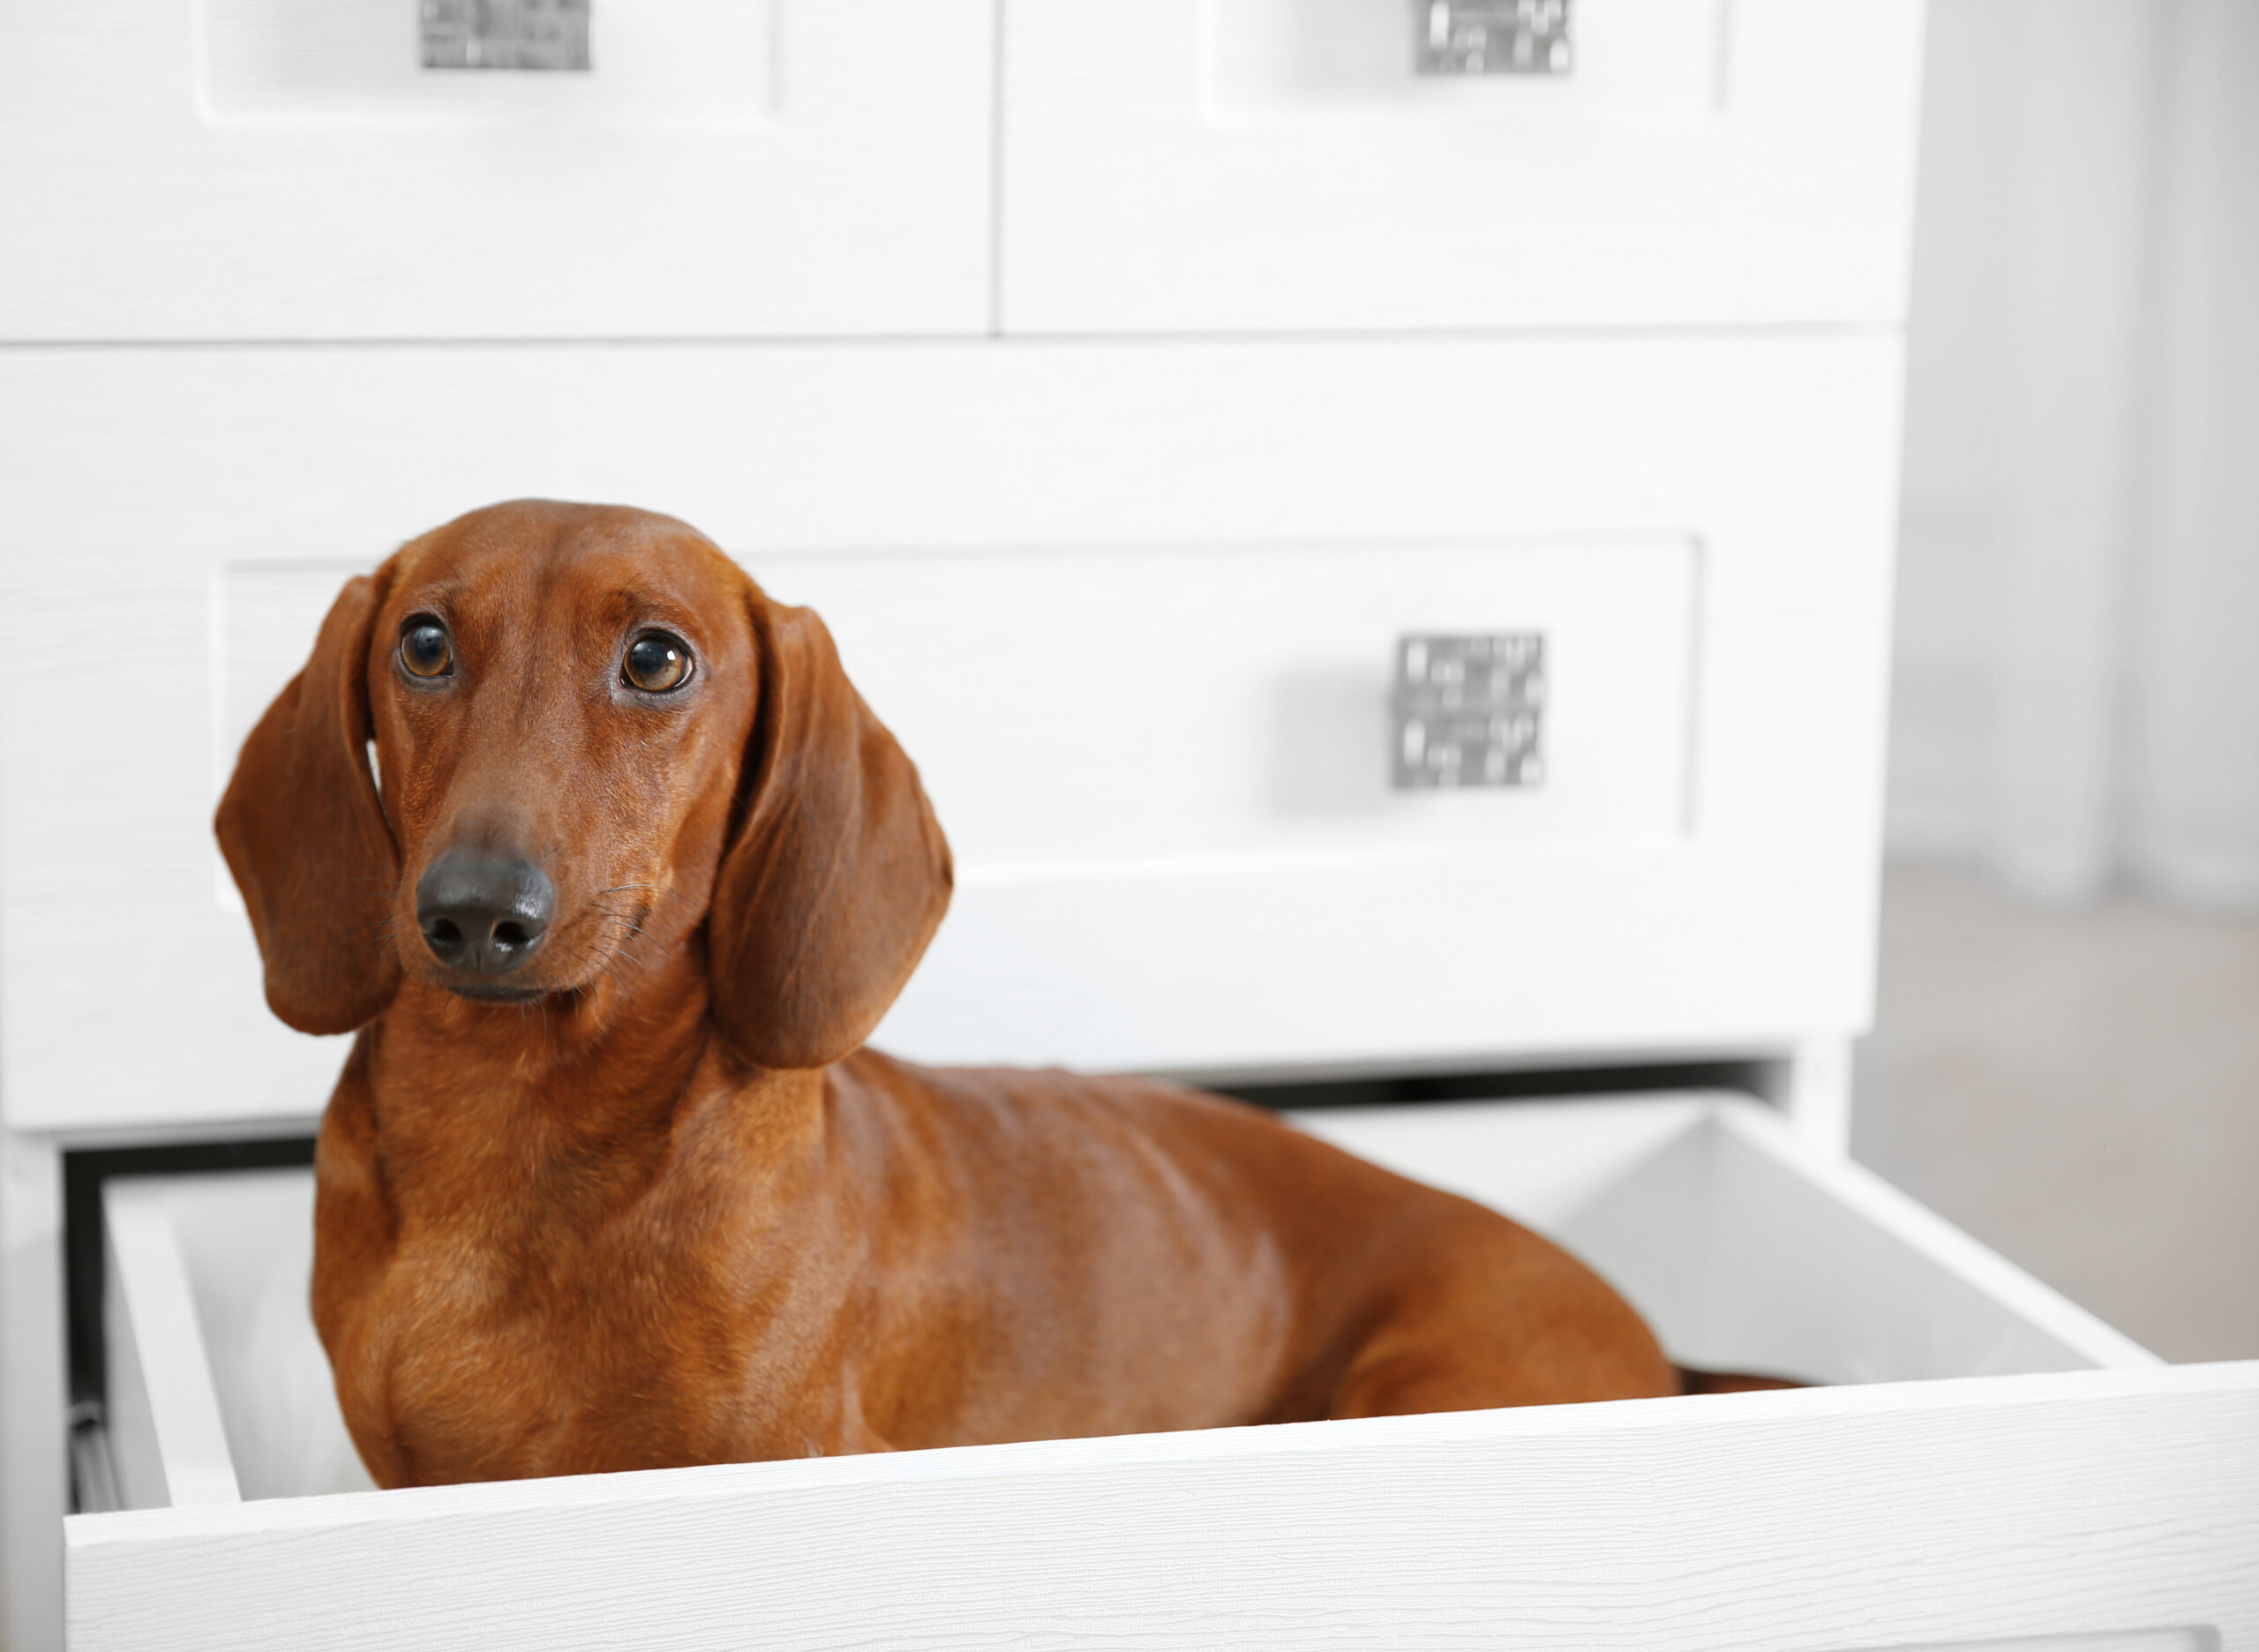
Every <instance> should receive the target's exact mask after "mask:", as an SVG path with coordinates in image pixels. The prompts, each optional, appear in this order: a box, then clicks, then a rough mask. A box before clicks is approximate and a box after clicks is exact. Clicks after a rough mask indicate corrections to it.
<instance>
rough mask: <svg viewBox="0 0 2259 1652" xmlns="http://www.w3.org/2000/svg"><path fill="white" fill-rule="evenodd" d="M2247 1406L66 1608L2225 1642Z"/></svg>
mask: <svg viewBox="0 0 2259 1652" xmlns="http://www.w3.org/2000/svg"><path fill="white" fill-rule="evenodd" d="M2255 1429H2259V1362H2247V1363H2240V1364H2233V1365H2211V1366H2180V1367H2162V1368H2153V1369H2143V1370H2098V1371H2080V1372H2056V1373H2048V1374H2045V1375H2038V1376H2022V1377H1994V1378H1966V1379H1957V1380H1950V1381H1936V1382H1926V1383H1909V1384H1900V1385H1873V1386H1870V1387H1865V1388H1846V1389H1806V1390H1797V1391H1788V1392H1779V1393H1751V1394H1730V1395H1717V1396H1705V1397H1701V1398H1697V1399H1685V1400H1632V1401H1625V1402H1618V1403H1616V1404H1610V1405H1593V1406H1564V1407H1558V1408H1542V1409H1535V1410H1525V1411H1505V1412H1483V1413H1468V1414H1460V1415H1439V1416H1425V1417H1387V1418H1377V1419H1370V1420H1361V1421H1356V1422H1341V1423H1304V1424H1289V1425H1284V1426H1280V1427H1275V1428H1267V1429H1241V1430H1219V1431H1216V1432H1213V1433H1207V1434H1184V1435H1148V1436H1137V1437H1129V1438H1116V1439H1101V1440H1075V1441H1058V1442H1044V1443H1040V1444H1035V1445H1002V1446H987V1447H973V1448H965V1449H957V1450H950V1451H935V1452H921V1453H904V1454H902V1455H899V1456H871V1457H860V1458H839V1459H829V1460H816V1461H793V1462H776V1463H762V1464H739V1465H728V1466H724V1467H718V1468H694V1469H682V1470H676V1471H672V1472H663V1473H652V1474H632V1475H619V1476H594V1477H584V1478H579V1479H560V1480H551V1481H532V1482H518V1483H505V1484H499V1485H476V1486H461V1487H447V1488H433V1489H429V1490H422V1491H396V1492H379V1493H362V1494H358V1495H354V1496H347V1497H333V1498H304V1499H278V1500H276V1501H273V1502H263V1503H246V1504H241V1505H237V1506H233V1507H218V1506H207V1507H204V1508H198V1509H187V1510H175V1511H141V1512H133V1513H118V1514H97V1515H80V1516H75V1517H73V1518H72V1519H71V1521H69V1522H68V1523H67V1526H66V1532H67V1537H66V1542H67V1544H68V1554H67V1559H66V1575H67V1578H68V1595H69V1615H70V1626H71V1641H72V1644H73V1645H74V1646H76V1647H79V1648H154V1647H159V1646H161V1647H164V1648H167V1649H168V1652H197V1649H199V1648H214V1649H215V1652H216V1648H221V1647H225V1648H230V1652H236V1649H238V1648H282V1647H292V1646H304V1645H310V1644H320V1645H323V1646H325V1647H327V1648H331V1649H332V1652H345V1649H346V1648H360V1647H368V1648H378V1647H385V1648H394V1647H401V1646H410V1645H412V1646H429V1647H439V1646H446V1647H451V1648H454V1647H464V1648H468V1647H474V1646H475V1647H478V1648H482V1652H505V1649H507V1648H535V1647H542V1648H547V1647H552V1646H556V1645H560V1644H573V1645H634V1646H654V1647H657V1646H665V1647H668V1648H672V1649H673V1652H701V1649H702V1648H715V1649H716V1652H719V1649H720V1648H725V1647H729V1648H734V1647H739V1646H744V1645H747V1644H754V1643H758V1644H761V1645H763V1646H771V1647H777V1648H837V1647H839V1646H843V1645H846V1644H851V1643H852V1644H856V1645H903V1646H925V1647H932V1648H945V1647H946V1648H959V1647H966V1646H979V1645H996V1644H1004V1643H1010V1644H1017V1645H1028V1646H1063V1645H1074V1644H1096V1643H1104V1644H1108V1645H1137V1646H1152V1647H1156V1648H1162V1647H1166V1648H1188V1649H1189V1648H1196V1647H1197V1648H1255V1647H1262V1648H1286V1647H1307V1646H1314V1645H1342V1646H1348V1645H1374V1644H1389V1645H1398V1646H1405V1647H1434V1648H1443V1647H1461V1646H1467V1645H1472V1644H1476V1643H1478V1642H1479V1643H1480V1644H1486V1645H1490V1644H1505V1643H1512V1642H1518V1641H1521V1640H1530V1641H1542V1642H1543V1643H1545V1644H1550V1645H1562V1646H1574V1647H1579V1648H1593V1649H1594V1652H1597V1649H1598V1648H1609V1649H1610V1652H1630V1649H1631V1648H1694V1647H1698V1646H1700V1647H1716V1646H1722V1645H1736V1646H1747V1647H1752V1648H1792V1647H1811V1646H1820V1645H1835V1646H1871V1645H1879V1644H1884V1645H1887V1644H1896V1643H1900V1642H1906V1643H1921V1642H1930V1643H1937V1642H1940V1641H1948V1642H1950V1641H1989V1640H1993V1639H1997V1638H2001V1637H2005V1636H2009V1635H2025V1636H2029V1635H2031V1634H2034V1633H2048V1632H2051V1631H2068V1630H2069V1629H2071V1628H2074V1627H2080V1628H2089V1629H2091V1628H2096V1627H2102V1628H2109V1627H2127V1628H2133V1627H2144V1626H2204V1628H2205V1630H2206V1632H2208V1633H2215V1634H2217V1635H2218V1637H2219V1640H2218V1641H2216V1642H2214V1644H2226V1645H2230V1646H2238V1645H2243V1644H2247V1641H2246V1639H2245V1637H2247V1636H2248V1635H2252V1634H2259V1593H2255V1591H2254V1589H2253V1588H2252V1586H2251V1582H2250V1579H2249V1576H2248V1558H2249V1556H2250V1555H2251V1554H2252V1553H2254V1552H2259V1457H2255V1456H2254V1455H2253V1454H2252V1453H2249V1452H2248V1451H2246V1450H2243V1449H2242V1448H2241V1442H2242V1441H2244V1440H2246V1439H2248V1438H2250V1436H2251V1433H2252V1431H2253V1430H2255ZM1850 1557H1856V1566H1857V1572H1858V1573H1859V1574H1860V1575H1859V1578H1858V1579H1857V1580H1856V1581H1854V1580H1845V1581H1843V1582H1842V1584H1841V1586H1830V1587H1825V1588H1815V1587H1814V1580H1815V1579H1840V1578H1842V1577H1843V1574H1844V1569H1845V1566H1846V1565H1847V1561H1848V1560H1849V1559H1850ZM1917 1579H1918V1580H1919V1585H1918V1588H1907V1587H1901V1586H1889V1587H1885V1586H1884V1585H1883V1584H1881V1583H1880V1582H1879V1580H1898V1581H1900V1582H1901V1584H1903V1583H1905V1582H1907V1581H1911V1580H1917Z"/></svg>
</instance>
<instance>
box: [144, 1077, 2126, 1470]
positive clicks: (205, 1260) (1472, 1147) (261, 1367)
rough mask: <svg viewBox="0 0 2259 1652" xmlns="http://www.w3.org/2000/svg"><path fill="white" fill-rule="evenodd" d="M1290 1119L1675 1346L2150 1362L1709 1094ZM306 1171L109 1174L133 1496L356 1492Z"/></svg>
mask: <svg viewBox="0 0 2259 1652" xmlns="http://www.w3.org/2000/svg"><path fill="white" fill-rule="evenodd" d="M1294 1116H1295V1122H1296V1123H1299V1124H1301V1125H1302V1127H1303V1128H1305V1129H1308V1130H1312V1131H1314V1132H1316V1133H1317V1134H1319V1135H1321V1136H1324V1137H1325V1138H1329V1139H1331V1140H1333V1141H1335V1142H1338V1143H1339V1144H1340V1145H1343V1146H1345V1147H1347V1148H1350V1149H1351V1150H1353V1151H1355V1152H1357V1153H1362V1154H1363V1155H1364V1156H1366V1157H1368V1158H1370V1159H1373V1160H1377V1161H1378V1162H1381V1163H1383V1164H1386V1165H1389V1166H1391V1167H1392V1168H1397V1169H1399V1170H1401V1171H1404V1172H1405V1173H1407V1174H1409V1175H1415V1176H1417V1177H1419V1178H1420V1179H1422V1180H1423V1181H1427V1182H1430V1183H1435V1184H1437V1185H1438V1186H1442V1187H1446V1188H1450V1189H1452V1190H1454V1191H1457V1192H1460V1193H1462V1194H1465V1195H1467V1196H1468V1197H1470V1198H1476V1199H1478V1200H1481V1201H1482V1202H1483V1203H1486V1204H1489V1205H1493V1206H1495V1207H1497V1208H1498V1209H1500V1210H1503V1211H1505V1212H1506V1213H1508V1214H1510V1215H1512V1216H1515V1217H1517V1218H1518V1219H1520V1220H1524V1221H1527V1222H1528V1223H1529V1224H1530V1225H1532V1226H1533V1227H1535V1228H1539V1229H1541V1230H1542V1231H1544V1232H1547V1233H1549V1234H1551V1235H1554V1236H1556V1237H1557V1238H1559V1239H1560V1240H1562V1241H1563V1242H1564V1243H1567V1244H1568V1245H1569V1246H1570V1247H1571V1248H1572V1249H1573V1250H1576V1251H1577V1252H1578V1253H1579V1254H1580V1255H1581V1256H1583V1257H1584V1258H1586V1259H1587V1260H1588V1261H1589V1262H1591V1263H1592V1264H1593V1265H1595V1266H1596V1267H1598V1268H1599V1269H1600V1270H1601V1271H1602V1273H1605V1274H1607V1275H1608V1276H1609V1278H1610V1279H1611V1280H1613V1281H1614V1282H1615V1283H1616V1284H1617V1287H1618V1288H1620V1289H1622V1290H1623V1291H1624V1292H1625V1295H1628V1296H1629V1297H1630V1298H1631V1299H1632V1301H1633V1302H1634V1303H1636V1304H1637V1305H1638V1306H1639V1308H1640V1310H1641V1311H1642V1312H1644V1313H1645V1314H1647V1316H1648V1318H1649V1320H1650V1321H1651V1323H1653V1324H1654V1325H1655V1326H1656V1327H1657V1329H1658V1331H1659V1332H1660V1333H1661V1334H1662V1338H1663V1340H1664V1342H1665V1345H1666V1346H1667V1347H1668V1348H1670V1352H1671V1354H1672V1355H1673V1356H1674V1357H1675V1358H1677V1360H1679V1361H1680V1362H1682V1363H1687V1364H1693V1365H1700V1366H1703V1367H1707V1368H1710V1369H1715V1370H1746V1371H1760V1372H1762V1371H1770V1372H1777V1373H1780V1374H1782V1375H1788V1376H1794V1377H1798V1378H1805V1379H1808V1380H1812V1381H1818V1382H1824V1383H1830V1384H1840V1383H1860V1382H1877V1381H1896V1380H1906V1379H1912V1378H1940V1377H1968V1376H1984V1375H1993V1374H2000V1373H2008V1372H2015V1371H2046V1370H2079V1369H2085V1368H2092V1367H2098V1366H2110V1365H2142V1364H2150V1363H2155V1361H2154V1358H2153V1356H2151V1355H2148V1354H2147V1353H2145V1352H2144V1351H2143V1349H2141V1348H2138V1347H2137V1346H2136V1345H2135V1344H2134V1343H2132V1342H2130V1341H2128V1340H2127V1339H2125V1338H2124V1337H2122V1336H2120V1335H2119V1334H2118V1333H2115V1332H2113V1331H2112V1330H2110V1329H2109V1327H2107V1326H2106V1325H2102V1324H2101V1323H2100V1322H2099V1321H2098V1320H2096V1319H2095V1318H2093V1317H2092V1316H2090V1315H2089V1314H2087V1313H2085V1312H2083V1310H2080V1309H2078V1308H2076V1307H2075V1306H2074V1305H2072V1304H2071V1303H2068V1302H2066V1301H2065V1300H2064V1299H2062V1298H2061V1297H2060V1296H2058V1295H2055V1294H2054V1293H2053V1291H2051V1290H2049V1289H2048V1288H2046V1287H2045V1286H2043V1285H2040V1284H2039V1283H2038V1282H2037V1281H2035V1280H2031V1279H2030V1278H2029V1277H2028V1276H2027V1275H2025V1274H2023V1273H2021V1272H2019V1271H2018V1270H2016V1269H2015V1268H2014V1267H2012V1266H2011V1265H2008V1263H2006V1262H2003V1261H2001V1260H2000V1258H1998V1257H1995V1256H1993V1254H1992V1253H1991V1252H1989V1251H1987V1250H1985V1249H1984V1248H1983V1247H1982V1246H1980V1245H1978V1244H1977V1243H1975V1242H1974V1241H1972V1240H1970V1239H1969V1238H1968V1237H1967V1236H1966V1235H1962V1234H1960V1233H1959V1232H1957V1231H1956V1230H1955V1229H1954V1228H1950V1227H1949V1226H1948V1225H1947V1224H1946V1223H1944V1222H1943V1221H1941V1220H1939V1219H1938V1218H1936V1217H1935V1216H1933V1215H1931V1214H1930V1213H1928V1212H1926V1211H1925V1210H1923V1209H1922V1208H1921V1207H1920V1206H1918V1205H1914V1204H1913V1203H1912V1202H1911V1201H1910V1200H1908V1199H1906V1198H1904V1197H1903V1195H1900V1194H1898V1193H1896V1192H1895V1191H1894V1190H1891V1189H1889V1188H1888V1186H1886V1185H1884V1184H1883V1183H1880V1182H1878V1181H1876V1180H1875V1179H1874V1178H1872V1177H1871V1176H1868V1175H1865V1173H1863V1172H1861V1171H1859V1170H1857V1168H1854V1167H1850V1166H1848V1165H1842V1164H1839V1163H1835V1162H1832V1161H1825V1160H1819V1159H1817V1158H1815V1157H1813V1156H1811V1155H1808V1154H1806V1153H1804V1152H1803V1151H1802V1150H1801V1149H1800V1148H1799V1147H1798V1146H1797V1144H1796V1143H1795V1142H1794V1141H1793V1140H1792V1139H1791V1138H1790V1137H1789V1136H1788V1135H1787V1133H1786V1131H1785V1130H1784V1129H1783V1128H1782V1125H1781V1123H1780V1121H1779V1120H1778V1118H1777V1117H1776V1116H1775V1115H1773V1114H1771V1113H1770V1112H1769V1111H1768V1110H1767V1109H1766V1108H1762V1107H1760V1106H1759V1105H1758V1104H1756V1103H1754V1102H1751V1101H1747V1100H1742V1099H1739V1098H1731V1097H1723V1096H1710V1095H1660V1096H1652V1097H1631V1098H1621V1099H1614V1098H1611V1099H1608V1100H1577V1101H1563V1102H1532V1101H1514V1102H1452V1103H1444V1104H1437V1105H1422V1106H1396V1107H1388V1108H1357V1109H1329V1110H1325V1111H1312V1112H1308V1113H1303V1114H1300V1115H1294ZM312 1206H313V1174H312V1172H311V1170H308V1169H299V1168H291V1169H274V1170H251V1171H236V1172H228V1173H224V1174H209V1175H181V1176H169V1177H137V1178H123V1179H119V1180H116V1181H114V1182H111V1183H109V1184H107V1186H106V1187H105V1190H104V1224H105V1229H106V1234H107V1243H106V1255H107V1269H108V1274H107V1278H108V1289H107V1292H106V1295H105V1307H104V1324H105V1335H106V1339H107V1342H108V1346H109V1387H110V1394H109V1401H110V1406H109V1415H110V1422H111V1445H112V1451H113V1454H114V1458H115V1462H116V1474H117V1480H118V1484H119V1491H120V1496H121V1498H122V1500H123V1502H124V1505H125V1506H128V1507H163V1506H182V1505H186V1504H191V1503H213V1502H229V1501H233V1500H236V1498H274V1497H302V1496H309V1495H315V1494H319V1493H325V1492H332V1491H357V1490H365V1489H367V1488H368V1486H369V1480H368V1477H367V1475H366V1473H365V1471H364V1469H363V1468H362V1467H361V1464H360V1461H359V1460H358V1458H357V1456H356V1453H354V1450H353V1447H352V1445H351V1442H350V1440H349V1438H348V1437H347V1435H346V1432H345V1428H344V1424H343V1422H342V1420H341V1417H340V1416H339V1415H338V1410H337V1405H336V1400H335V1398H334V1393H333V1391H332V1388H331V1385H330V1378H329V1370H328V1365H327V1362H326V1359H325V1358H324V1356H323V1354H322V1351H321V1348H320V1346H319V1342H318V1341H317V1340H316V1338H315V1336H314V1332H313V1326H312V1323H311V1318H310V1316H309V1313H308V1309H307V1301H306V1297H307V1281H308V1279H309V1275H310V1272H311V1260H312V1243H313V1241H312Z"/></svg>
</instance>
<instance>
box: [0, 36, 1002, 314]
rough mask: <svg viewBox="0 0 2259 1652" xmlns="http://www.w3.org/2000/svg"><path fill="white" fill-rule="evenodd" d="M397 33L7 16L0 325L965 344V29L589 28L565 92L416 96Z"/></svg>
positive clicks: (982, 260)
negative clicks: (936, 339) (956, 336)
mask: <svg viewBox="0 0 2259 1652" xmlns="http://www.w3.org/2000/svg"><path fill="white" fill-rule="evenodd" d="M497 10H500V9H499V8H498V9H497ZM416 19H417V10H416V7H415V6H414V5H413V4H409V5H406V6H402V5H400V4H390V3H389V0H330V3H328V4H321V5H303V4H291V3H290V0H205V3H204V4H199V5H195V6H189V5H185V4H167V3H166V0H131V4H125V5H123V6H110V7H105V8H101V9H99V10H88V9H86V8H83V7H71V6H62V7H41V8H26V7H16V8H11V10H10V11H8V13H7V15H6V17H5V18H4V19H0V157H4V163H0V219H4V221H5V222H7V223H8V224H9V226H10V230H11V237H12V238H13V239H14V241H15V242H16V244H18V245H19V246H24V247H32V248H36V249H37V255H36V256H34V257H29V258H14V259H7V260H5V261H4V262H0V316H4V317H5V318H6V319H5V320H4V322H0V328H4V329H5V333H6V335H7V336H10V337H14V338H34V339H71V338H81V339H83V338H91V339H104V340H109V339H129V338H147V339H155V338H167V339H199V338H229V339H246V338H400V337H409V338H434V337H487V338H493V337H500V338H541V337H559V336H584V335H597V336H623V335H627V336H632V335H638V334H654V333H657V334H672V335H707V334H904V333H972V332H978V331H979V330H981V329H982V328H984V327H986V326H987V319H988V307H989V279H988V267H989V253H988V249H989V244H990V223H989V182H988V180H989V176H990V153H991V142H990V139H991V130H992V128H991V108H992V100H991V91H990V86H991V64H992V57H993V54H992V51H991V42H992V16H991V8H990V7H989V5H988V4H987V0H874V4H867V5H859V6H855V7H852V8H848V7H840V6H833V5H825V4H807V3H806V0H726V3H725V0H650V3H649V4H635V5H627V4H621V5H606V4H597V5H596V6H595V7H594V8H593V11H592V22H591V41H590V47H589V51H590V57H591V61H592V64H593V66H592V68H591V69H590V70H589V71H588V72H585V73H571V72H558V73H544V72H526V71H510V70H472V69H450V70H425V69H423V68H421V67H420V66H419V64H418V51H417V32H416V29H417V26H416ZM153 248H161V249H162V252H161V262H153V261H152V252H151V249H153Z"/></svg>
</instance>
